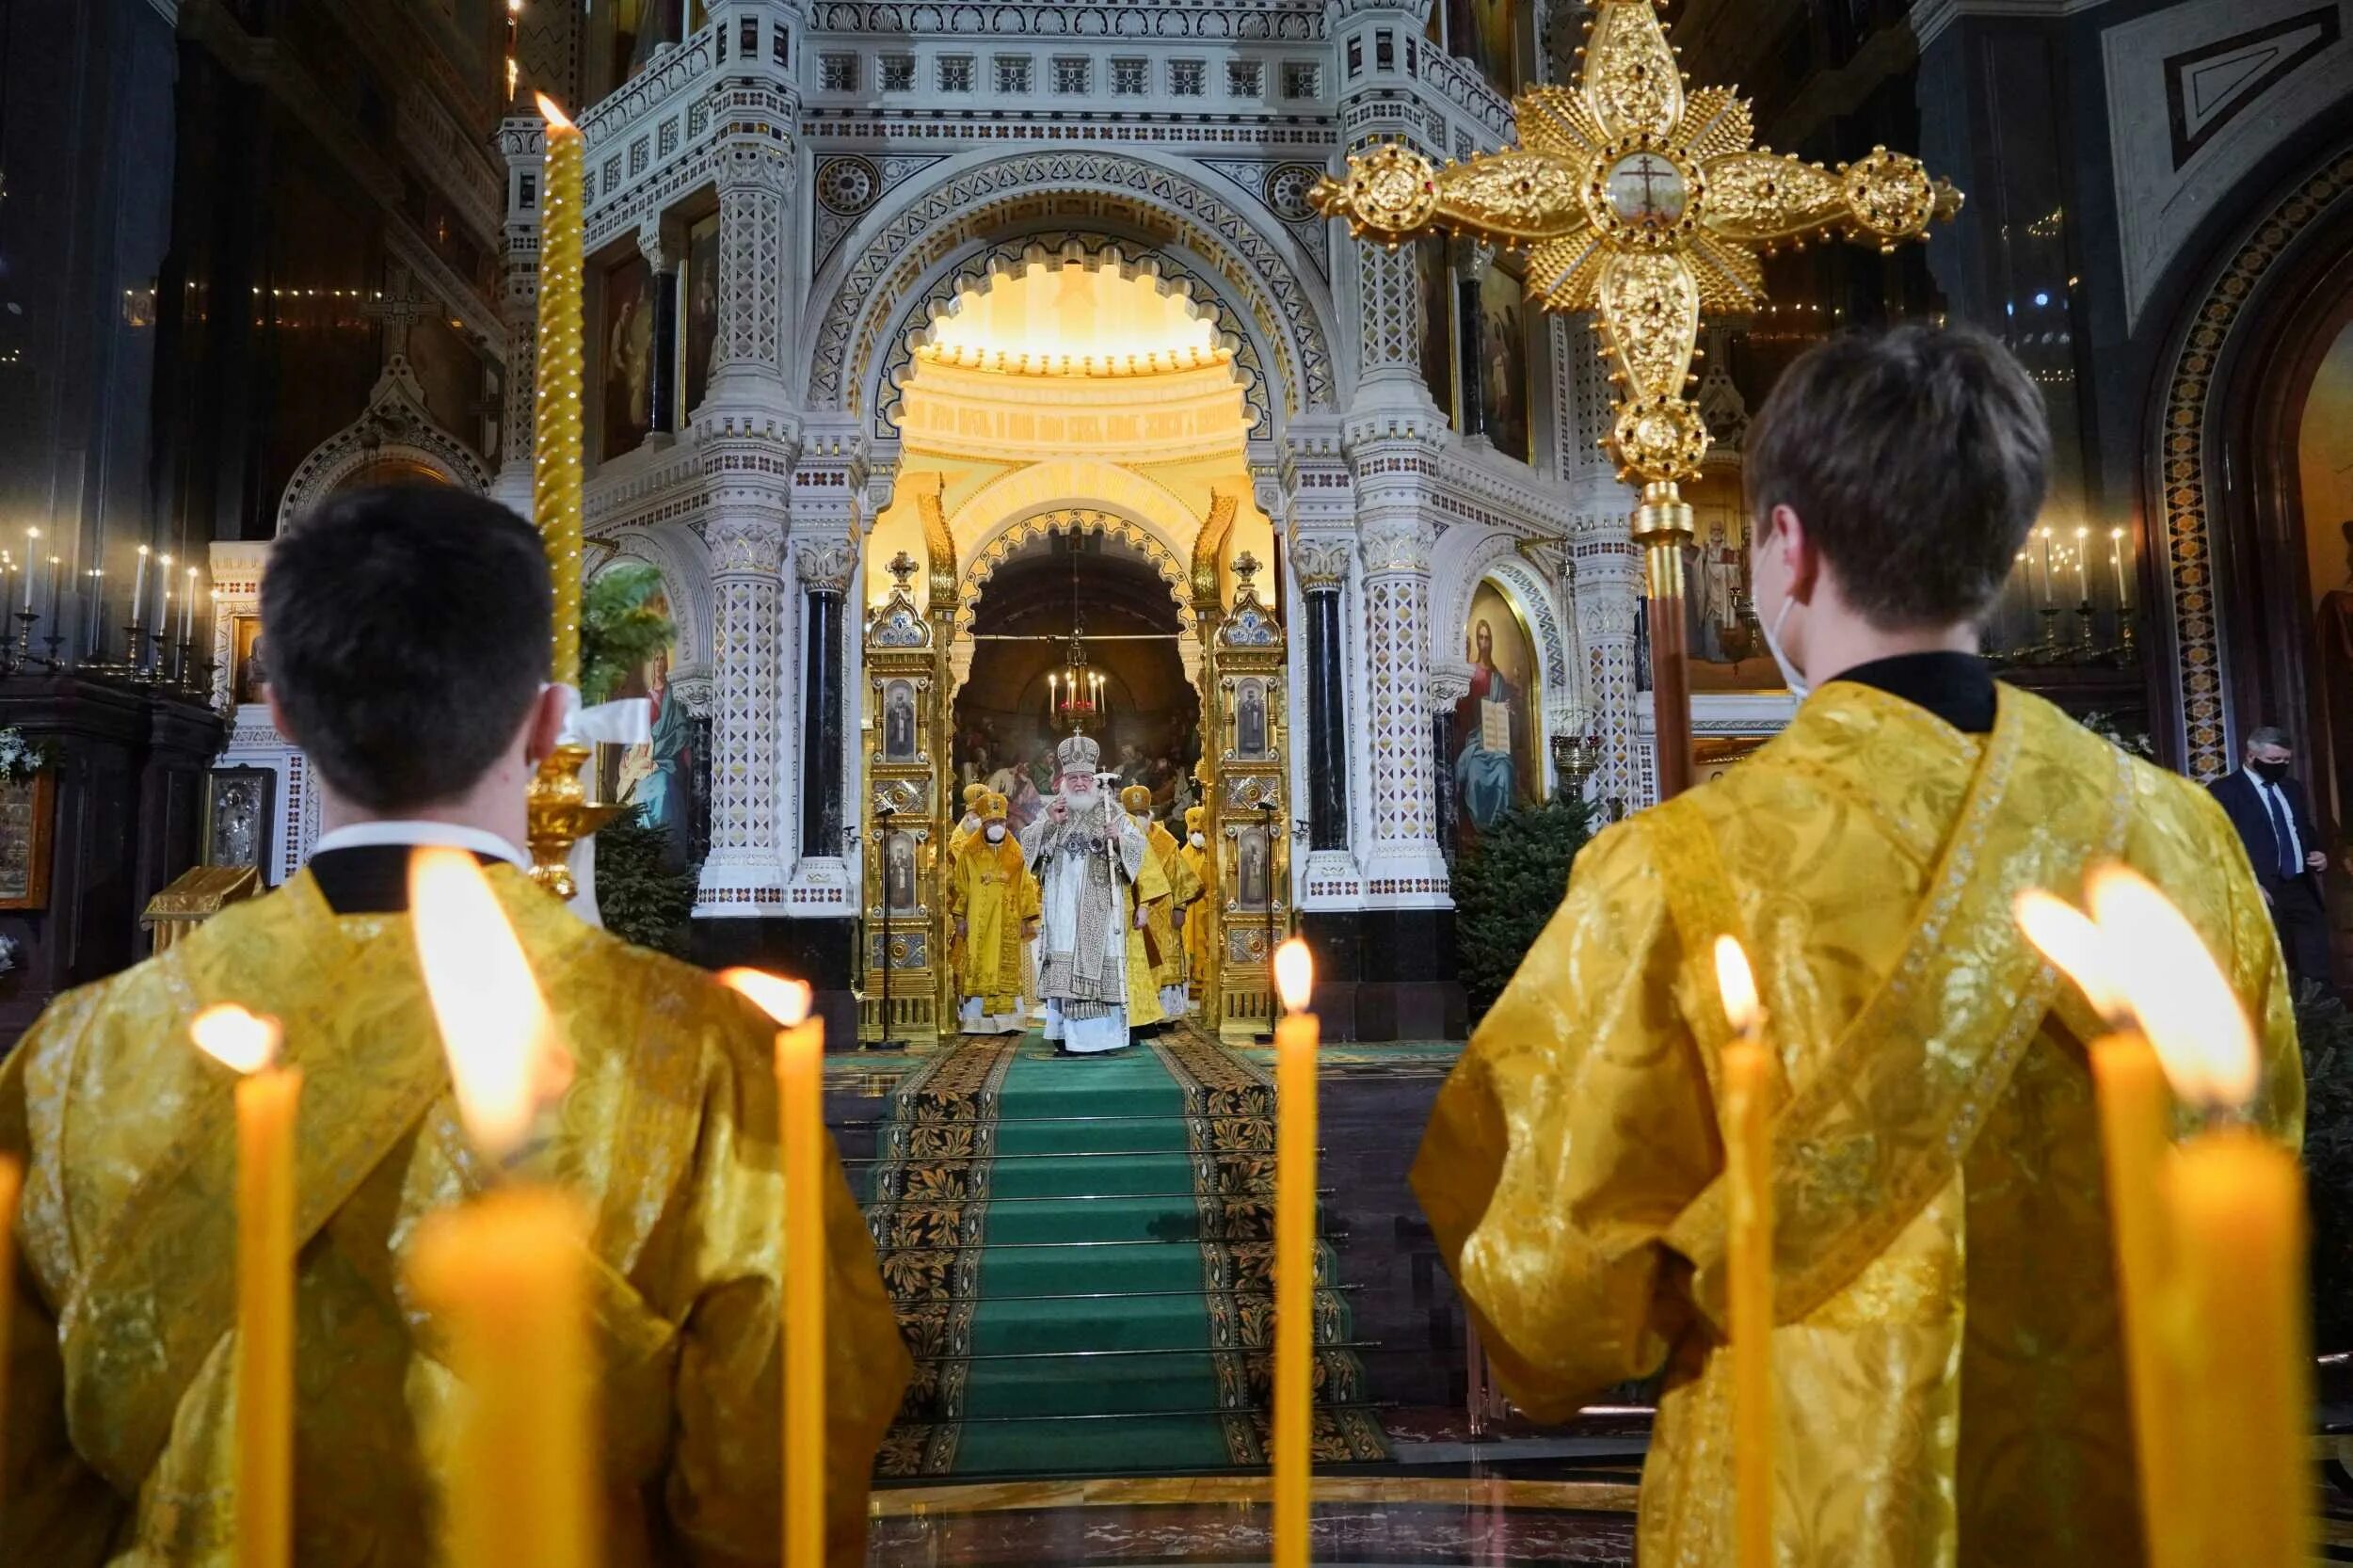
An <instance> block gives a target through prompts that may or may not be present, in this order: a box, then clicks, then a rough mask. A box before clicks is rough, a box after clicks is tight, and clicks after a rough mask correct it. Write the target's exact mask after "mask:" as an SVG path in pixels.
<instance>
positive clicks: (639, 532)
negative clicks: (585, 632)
mask: <svg viewBox="0 0 2353 1568" xmlns="http://www.w3.org/2000/svg"><path fill="white" fill-rule="evenodd" d="M587 551H588V554H587V556H586V560H587V564H588V568H589V569H588V581H590V582H594V581H595V580H596V576H597V573H599V572H600V571H603V570H604V569H605V568H608V567H612V566H616V565H617V564H619V563H620V562H622V561H634V562H637V563H639V564H640V565H642V566H648V567H651V568H653V569H654V570H656V571H658V572H660V573H661V574H662V591H663V594H664V596H665V597H666V598H667V599H668V600H669V603H670V621H671V624H672V625H674V626H676V627H677V628H678V635H677V636H676V637H675V638H674V639H673V640H672V643H671V652H670V679H671V680H674V681H678V682H680V683H681V684H684V683H686V682H688V681H694V682H696V685H697V686H698V687H700V689H701V690H702V691H703V694H704V696H705V697H706V698H707V697H708V696H709V685H708V682H707V681H706V680H703V679H702V678H704V677H707V676H708V675H709V674H710V673H711V642H710V624H711V606H710V595H711V569H710V564H709V562H708V561H707V560H706V559H705V558H704V556H703V552H702V550H701V548H700V545H699V543H698V542H697V541H696V539H695V538H694V536H693V535H691V534H687V533H686V532H685V531H684V530H680V531H678V532H677V533H672V532H670V531H668V530H665V529H661V528H624V529H622V530H620V531H618V532H616V533H612V534H606V535H603V536H599V537H596V538H592V539H590V540H588V542H587ZM687 706H688V707H690V708H693V709H695V710H696V712H702V711H703V707H702V705H699V704H697V703H696V702H694V701H692V700H690V701H689V702H688V703H687Z"/></svg>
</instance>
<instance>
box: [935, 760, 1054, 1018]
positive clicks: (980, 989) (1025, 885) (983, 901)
mask: <svg viewBox="0 0 2353 1568" xmlns="http://www.w3.org/2000/svg"><path fill="white" fill-rule="evenodd" d="M1009 809H1010V803H1009V802H1008V801H1007V800H1006V799H1005V797H1004V796H1003V795H1000V794H999V793H997V792H995V791H993V790H991V791H988V792H984V793H983V794H982V796H981V799H980V803H979V807H978V811H979V815H980V819H981V831H980V832H979V833H978V834H976V835H974V836H973V837H972V838H970V839H968V840H965V844H964V848H963V849H962V850H960V851H958V852H957V855H956V858H955V863H954V865H953V866H952V868H951V874H950V879H949V885H948V910H949V913H950V914H951V915H952V917H953V918H954V920H955V922H956V940H957V943H958V945H959V947H960V948H961V950H962V952H963V958H962V961H961V962H960V963H959V964H958V966H957V968H956V974H957V982H956V989H957V991H958V993H959V994H960V995H961V997H962V999H963V1005H962V1007H961V1008H960V1009H959V1011H958V1014H957V1027H958V1029H959V1030H960V1031H961V1032H964V1033H966V1034H1018V1033H1020V1032H1022V1031H1023V1030H1025V1029H1027V1028H1028V1027H1029V1015H1028V1011H1027V1007H1026V999H1025V998H1024V997H1023V995H1022V984H1023V979H1022V977H1023V971H1024V969H1025V968H1026V967H1027V966H1026V965H1025V964H1024V963H1023V956H1024V954H1023V945H1024V940H1025V938H1027V937H1029V936H1035V935H1036V934H1037V917H1038V888H1037V878H1036V877H1034V876H1032V875H1031V874H1030V868H1029V866H1028V865H1027V864H1025V863H1024V862H1023V860H1022V858H1021V845H1020V842H1019V840H1015V839H1013V838H1011V837H1009V836H1008V835H1007V832H1006V828H1005V816H1006V812H1007V811H1008V810H1009Z"/></svg>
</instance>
